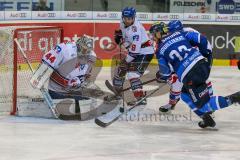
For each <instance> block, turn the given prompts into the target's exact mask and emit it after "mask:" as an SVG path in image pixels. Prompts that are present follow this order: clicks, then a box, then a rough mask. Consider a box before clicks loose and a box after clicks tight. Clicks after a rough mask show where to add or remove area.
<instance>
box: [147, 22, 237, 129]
mask: <svg viewBox="0 0 240 160" xmlns="http://www.w3.org/2000/svg"><path fill="white" fill-rule="evenodd" d="M150 30H151V32H152V33H153V34H154V37H155V39H158V40H159V44H158V50H157V58H158V63H159V71H158V72H157V73H156V78H157V79H158V80H167V79H168V78H169V76H170V75H171V74H172V70H171V68H173V71H174V72H175V73H176V74H177V76H178V78H179V80H180V82H182V83H183V89H182V93H181V99H182V100H183V101H184V102H186V103H187V104H188V105H189V107H190V108H191V109H192V110H193V111H194V112H195V113H197V115H198V116H200V117H201V118H202V121H200V122H199V123H198V125H199V127H201V128H206V127H215V125H216V123H215V121H214V120H213V118H212V117H211V113H212V112H214V111H216V110H219V109H222V108H225V107H228V106H230V105H232V104H233V103H238V104H240V92H236V93H234V94H231V95H229V96H225V97H224V96H212V97H210V95H209V91H208V88H207V84H206V80H207V79H208V77H209V73H210V67H209V63H208V61H207V60H206V58H204V56H203V55H202V54H201V53H200V52H199V51H198V50H197V49H196V48H194V47H192V45H191V44H190V42H189V41H188V40H187V39H186V37H185V35H184V33H183V32H181V31H175V32H169V30H168V27H167V26H166V25H165V24H163V23H159V24H154V25H153V26H152V27H151V29H150ZM199 39H200V41H202V42H207V39H206V37H205V36H203V35H199Z"/></svg>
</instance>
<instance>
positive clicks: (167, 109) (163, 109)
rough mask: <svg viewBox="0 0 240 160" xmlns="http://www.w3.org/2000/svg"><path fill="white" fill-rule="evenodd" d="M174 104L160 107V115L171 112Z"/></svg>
mask: <svg viewBox="0 0 240 160" xmlns="http://www.w3.org/2000/svg"><path fill="white" fill-rule="evenodd" d="M175 106H176V104H169V103H168V104H166V105H163V106H161V107H159V112H160V113H170V112H171V110H174V109H175Z"/></svg>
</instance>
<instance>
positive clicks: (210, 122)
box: [198, 112, 216, 128]
mask: <svg viewBox="0 0 240 160" xmlns="http://www.w3.org/2000/svg"><path fill="white" fill-rule="evenodd" d="M202 119H203V120H202V121H200V122H199V123H198V126H199V127H200V128H207V127H211V128H214V127H215V126H216V122H215V121H214V119H213V116H212V112H208V113H205V114H204V115H203V116H202Z"/></svg>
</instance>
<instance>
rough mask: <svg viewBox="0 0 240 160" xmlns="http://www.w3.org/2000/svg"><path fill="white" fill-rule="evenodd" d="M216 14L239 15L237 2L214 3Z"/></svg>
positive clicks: (239, 10)
mask: <svg viewBox="0 0 240 160" xmlns="http://www.w3.org/2000/svg"><path fill="white" fill-rule="evenodd" d="M216 12H217V13H220V14H234V13H240V1H239V0H218V1H217V2H216Z"/></svg>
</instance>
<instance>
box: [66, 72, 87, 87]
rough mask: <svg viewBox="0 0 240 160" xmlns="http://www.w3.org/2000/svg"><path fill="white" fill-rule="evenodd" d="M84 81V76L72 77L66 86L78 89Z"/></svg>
mask: <svg viewBox="0 0 240 160" xmlns="http://www.w3.org/2000/svg"><path fill="white" fill-rule="evenodd" d="M84 81H85V76H84V75H81V76H78V77H74V78H72V79H71V80H69V82H68V86H69V87H70V88H80V87H81V85H82V83H83V82H84Z"/></svg>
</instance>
